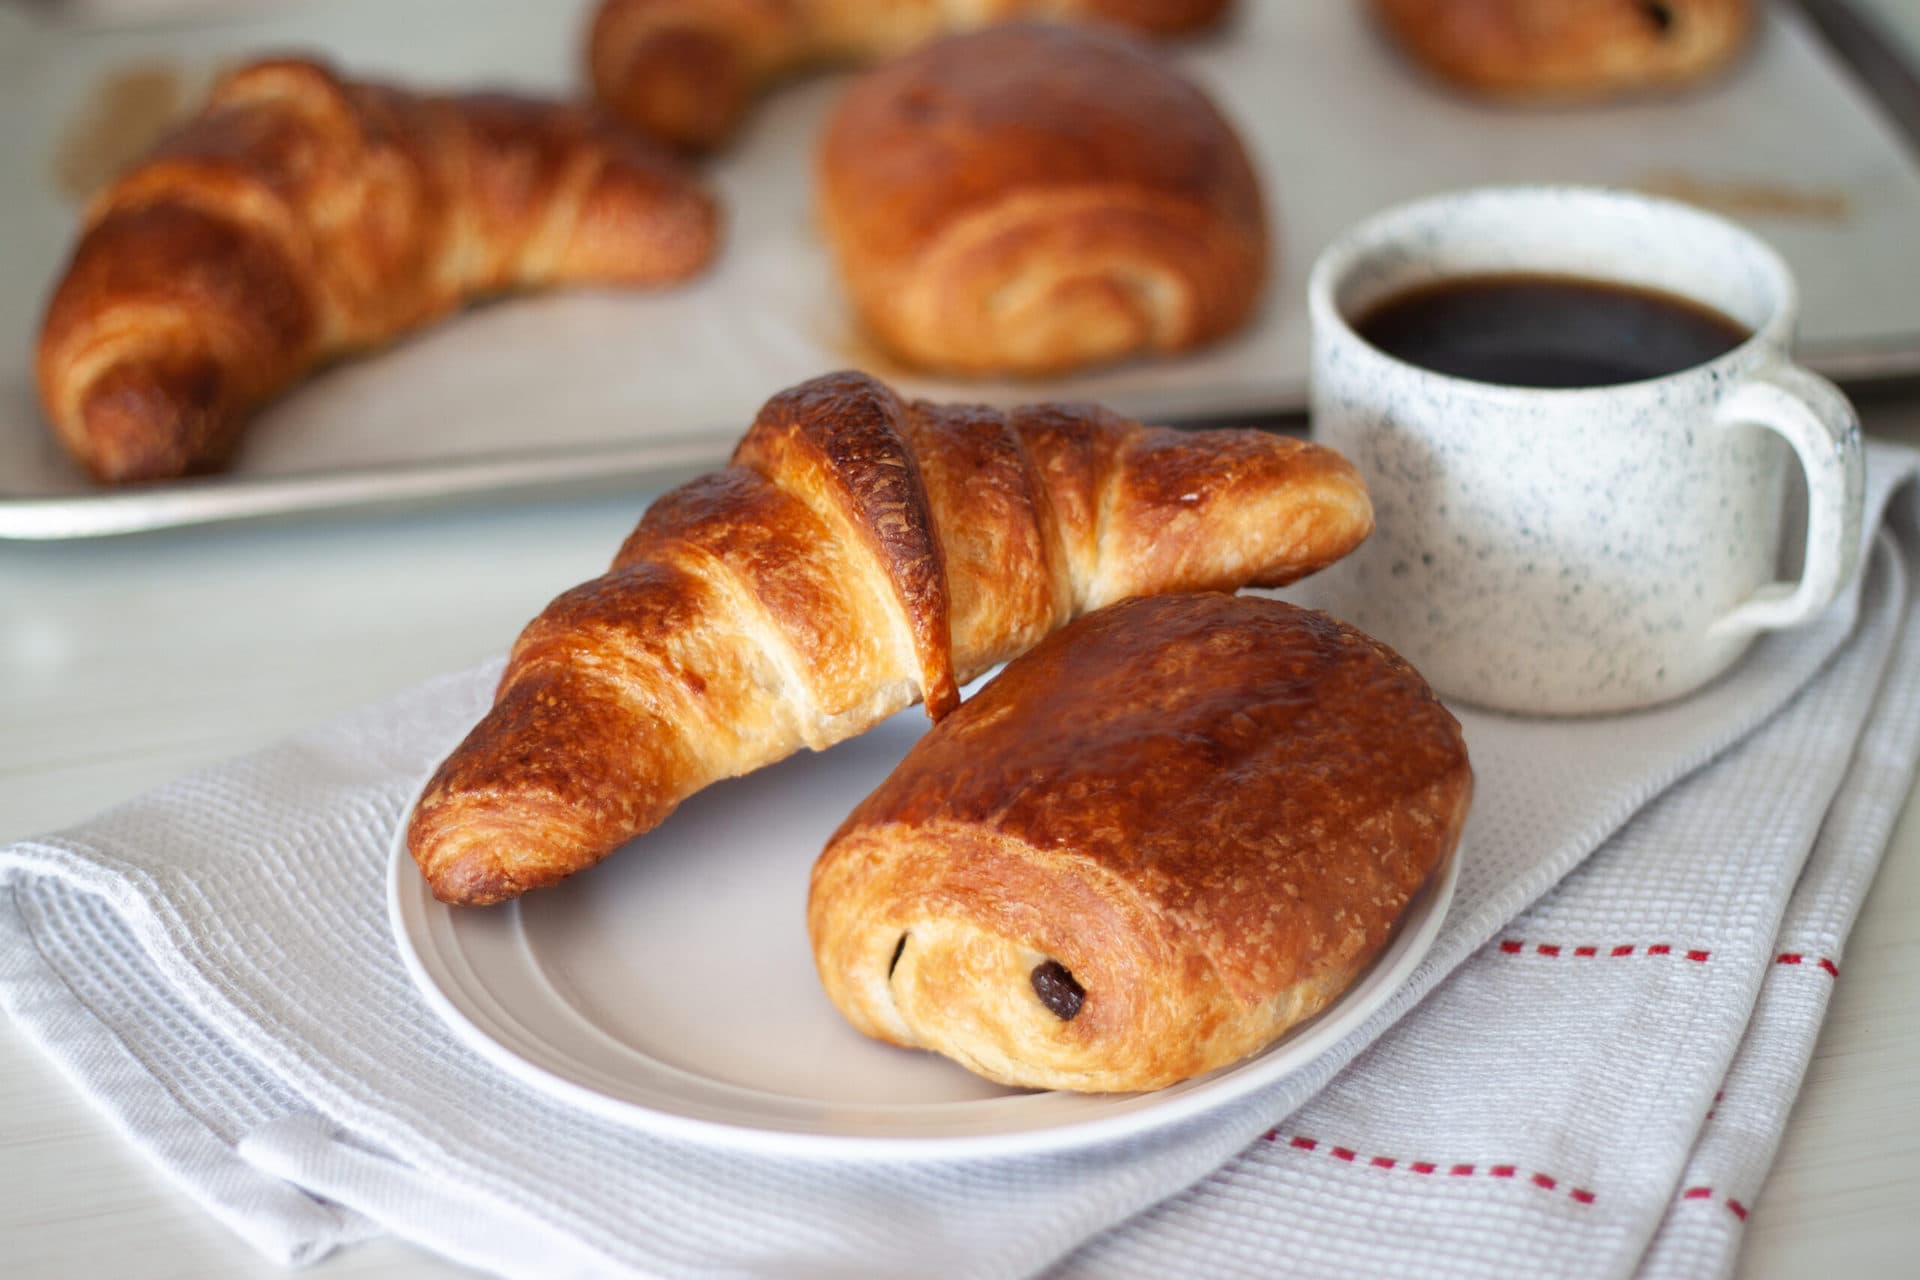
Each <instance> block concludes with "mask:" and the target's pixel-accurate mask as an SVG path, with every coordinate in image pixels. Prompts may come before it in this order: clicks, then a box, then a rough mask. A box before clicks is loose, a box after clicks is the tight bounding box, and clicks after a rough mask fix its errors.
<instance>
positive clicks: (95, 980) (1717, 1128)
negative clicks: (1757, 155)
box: [0, 445, 1920, 1277]
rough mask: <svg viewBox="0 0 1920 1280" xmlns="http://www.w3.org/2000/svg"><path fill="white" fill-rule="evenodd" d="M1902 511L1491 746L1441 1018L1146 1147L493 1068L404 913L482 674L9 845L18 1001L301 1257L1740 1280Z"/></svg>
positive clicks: (1882, 632) (1910, 646) (1891, 633)
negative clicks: (947, 1152)
mask: <svg viewBox="0 0 1920 1280" xmlns="http://www.w3.org/2000/svg"><path fill="white" fill-rule="evenodd" d="M1916 471H1920V454H1916V453H1914V452H1913V451H1910V450H1901V449H1896V448H1893V447H1891V446H1882V445H1875V446H1873V447H1872V449H1871V452H1870V456H1869V496H1868V501H1869V511H1868V516H1869V518H1868V521H1867V528H1868V534H1867V537H1868V538H1869V540H1870V545H1869V552H1870V554H1869V556H1868V557H1867V559H1866V562H1865V568H1864V571H1863V573H1862V575H1861V579H1860V581H1859V582H1858V583H1857V584H1856V585H1855V587H1854V589H1853V590H1852V591H1851V592H1850V593H1849V594H1848V595H1847V597H1846V598H1845V599H1843V600H1841V601H1839V602H1837V603H1836V604H1835V605H1834V607H1833V608H1832V609H1831V610H1830V612H1829V613H1828V614H1827V615H1826V616H1825V617H1823V618H1822V619H1821V620H1820V621H1819V622H1818V623H1817V624H1815V625H1812V626H1809V627H1806V628H1803V629H1801V630H1799V631H1796V632H1792V633H1788V634H1781V635H1774V636H1769V637H1767V638H1766V639H1764V640H1762V641H1761V642H1760V643H1759V644H1758V645H1756V646H1755V648H1754V649H1753V651H1752V652H1751V653H1750V654H1749V656H1748V657H1747V658H1746V659H1745V660H1744V662H1743V663H1742V664H1741V665H1740V666H1739V667H1738V668H1737V669H1736V671H1734V672H1733V673H1730V674H1729V675H1728V676H1726V677H1724V678H1722V679H1721V680H1719V681H1718V682H1716V683H1715V684H1713V685H1712V686H1710V687H1709V688H1707V689H1706V690H1704V691H1702V692H1701V693H1699V694H1696V695H1695V696H1693V697H1691V698H1688V699H1686V700H1685V701H1682V702H1679V703H1676V704H1672V705H1669V706H1666V707H1662V708H1657V709H1654V710H1651V711H1647V712H1643V713H1639V714H1635V715H1627V716H1616V717H1608V718H1595V719H1587V720H1580V721H1530V720H1525V719H1518V718H1509V717H1501V716H1495V715H1484V714H1475V713H1467V714H1465V715H1463V717H1462V719H1463V722H1464V723H1465V725H1466V729H1467V737H1468V742H1469V746H1470V748H1471V750H1472V753H1473V758H1474V763H1475V767H1476V771H1477V774H1478V779H1479V794H1478V798H1477V800H1476V804H1475V808H1474V812H1473V816H1472V818H1471V820H1470V822H1469V825H1468V830H1467V834H1466V837H1465V840H1464V843H1463V846H1462V858H1463V860H1464V861H1463V864H1462V870H1461V876H1460V882H1459V887H1458V890H1457V892H1456V895H1455V898H1454V901H1453V904H1452V908H1451V910H1450V911H1449V913H1448V916H1447V919H1446V921H1445V924H1444V926H1443V928H1442V931H1441V933H1440V935H1439V938H1438V940H1437V941H1436V942H1435V944H1434V945H1433V947H1432V949H1431V951H1430V952H1429V953H1428V955H1427V957H1426V959H1425V960H1424V961H1423V962H1422V964H1421V965H1420V967H1419V968H1418V970H1417V971H1416V973H1415V974H1414V976H1413V978H1412V979H1411V980H1410V981H1409V982H1408V983H1407V985H1406V986H1405V988H1404V989H1402V990H1401V991H1399V992H1398V993H1397V994H1396V995H1395V997H1394V998H1393V999H1392V1000H1391V1001H1389V1002H1388V1003H1387V1004H1386V1005H1385V1006H1384V1007H1382V1008H1381V1009H1380V1010H1379V1011H1378V1012H1377V1013H1376V1014H1375V1016H1373V1017H1372V1018H1371V1019H1370V1020H1369V1021H1368V1022H1367V1023H1366V1024H1365V1025H1363V1026H1362V1027H1360V1028H1359V1029H1357V1030H1355V1031H1354V1032H1353V1033H1352V1034H1351V1035H1349V1036H1348V1037H1347V1038H1346V1039H1344V1040H1343V1041H1342V1042H1341V1043H1339V1044H1338V1045H1336V1046H1335V1047H1333V1048H1332V1049H1330V1050H1328V1051H1327V1052H1326V1053H1325V1054H1324V1055H1322V1056H1321V1057H1320V1058H1318V1059H1316V1060H1314V1061H1313V1062H1312V1063H1311V1064H1310V1065H1308V1066H1307V1067H1305V1068H1303V1069H1302V1070H1300V1071H1299V1072H1297V1073H1295V1074H1294V1075H1291V1076H1289V1077H1287V1078H1285V1079H1283V1080H1280V1081H1278V1082H1276V1083H1274V1084H1273V1085H1271V1086H1270V1087H1268V1088H1266V1089H1265V1090H1264V1091H1262V1092H1260V1093H1257V1094H1254V1095H1251V1096H1248V1097H1245V1098H1242V1099H1239V1100H1236V1101H1235V1102H1233V1103H1231V1104H1230V1105H1226V1106H1224V1107H1222V1108H1220V1109H1218V1110H1215V1111H1212V1112H1210V1113H1207V1114H1204V1115H1201V1116H1197V1117H1193V1118H1191V1119H1187V1120H1184V1121H1181V1122H1179V1123H1178V1124H1175V1125H1172V1126H1169V1127H1166V1128H1162V1129H1159V1130H1156V1131H1151V1132H1147V1133H1144V1134H1137V1135H1133V1136H1130V1137H1127V1138H1124V1139H1120V1140H1116V1141H1112V1142H1108V1143H1104V1144H1102V1145H1099V1146H1094V1147H1087V1148H1078V1149H1073V1150H1068V1151H1061V1152H1053V1153H1046V1154H1034V1155H1026V1156H1018V1157H1005V1156H1002V1157H995V1158H982V1159H969V1160H915V1161H899V1162H890V1163H876V1162H872V1161H863V1162H860V1163H847V1162H838V1161H833V1160H812V1159H799V1158H794V1157H791V1156H782V1157H775V1156H759V1155H755V1154H750V1153H743V1152H739V1151H722V1150H715V1149H711V1148H706V1147H702V1146H699V1145H695V1144H692V1143H689V1142H685V1141H680V1140H669V1139H664V1138H659V1137H653V1136H649V1135H646V1134H643V1133H640V1132H636V1131H634V1130H632V1129H629V1128H626V1127H623V1126H620V1125H618V1124H616V1123H612V1122H609V1121H607V1120H604V1119H600V1118H596V1117H594V1116H592V1115H589V1114H586V1113H584V1112H581V1111H579V1110H576V1109H574V1108H571V1107H569V1106H567V1105H564V1104H562V1103H559V1102H556V1101H552V1100H550V1099H548V1098H547V1097H545V1096H543V1095H541V1094H539V1093H536V1092H534V1091H532V1090H530V1089H528V1088H527V1087H525V1086H524V1085H522V1084H520V1083H519V1082H517V1081H516V1080H514V1079H512V1078H510V1077H508V1076H506V1075H505V1074H503V1073H501V1072H500V1071H498V1070H496V1069H494V1068H493V1067H491V1066H489V1065H488V1064H487V1063H485V1062H484V1061H482V1060H481V1059H480V1058H478V1057H477V1056H476V1055H475V1054H473V1053H472V1052H470V1051H469V1050H467V1049H466V1048H465V1047H464V1046H462V1045H461V1044H460V1043H459V1042H458V1041H456V1040H455V1039H454V1038H453V1036H452V1035H451V1034H450V1033H449V1032H448V1031H447V1030H446V1029H445V1028H444V1027H443V1026H442V1025H441V1024H440V1023H439V1022H438V1021H437V1020H436V1018H435V1016H434V1015H433V1014H432V1013H431V1012H430V1011H429V1010H428V1008H427V1006H426V1005H425V1004H424V1003H423V1002H422V1000H421V999H420V998H419V997H418V996H417V995H416V994H415V992H414V990H413V989H412V987H411V986H410V984H409V982H408V979H407V977H406V974H405V973H404V971H403V970H402V967H401V963H400V961H399V959H398V956H397V954H396V952H395V949H394V944H393V942H392V941H391V939H390V938H389V936H388V933H387V923H386V920H387V917H386V912H385V909H384V900H383V885H384V873H385V869H386V857H387V851H388V849H389V847H390V844H389V842H390V839H391V836H392V833H393V831H394V829H395V827H396V824H398V823H399V822H400V821H401V818H402V815H403V813H404V811H405V807H406V805H407V804H408V802H409V801H410V800H411V798H412V797H411V794H410V792H411V788H412V786H413V785H414V782H415V780H417V779H418V778H419V777H420V776H422V775H423V774H424V773H425V772H426V771H427V770H428V769H429V768H430V767H431V766H432V764H433V762H434V761H435V759H437V757H438V756H439V755H440V754H441V753H442V752H444V750H445V749H446V748H447V746H448V745H449V744H450V743H451V742H452V741H454V740H456V739H457V738H458V736H459V734H460V733H461V732H462V731H463V730H464V728H465V727H466V726H467V725H468V724H469V723H470V722H471V721H472V719H473V718H474V717H476V716H477V715H478V714H479V713H480V711H481V710H482V709H483V707H484V705H485V703H486V700H487V697H488V692H489V688H490V683H491V677H492V675H493V674H494V673H493V671H492V670H483V671H478V672H469V673H466V674H464V675H460V676H455V677H450V678H446V679H442V680H439V681H437V682H434V683H432V684H429V685H427V686H425V687H423V688H420V689H418V690H415V691H414V692H412V693H409V694H407V695H404V696H402V697H400V698H398V699H395V700H394V701H392V702H389V703H387V704H385V705H382V706H379V707H376V708H373V709H371V710H368V711H365V712H363V713H360V714H357V715H353V716H350V717H348V718H346V719H345V720H343V721H341V722H339V723H337V724H335V725H333V726H331V727H329V728H325V729H322V730H319V731H316V732H313V733H309V734H305V735H303V736H300V737H297V738H294V739H292V740H290V741H288V742H286V743H283V744H282V745H280V746H277V747H274V748H271V749H269V750H267V751H264V752H261V753H259V754H257V755H255V756H252V757H249V758H247V759H243V760H240V761H236V762H233V763H230V764H226V765H222V766H219V767H217V768H214V769H211V770H208V771H206V772H204V773H201V774H199V775H196V776H194V777H191V778H188V779H186V780H185V781H182V782H180V783H178V784H176V785H174V786H171V787H168V788H166V789H164V790H162V791H159V792H157V793H155V794H153V795H150V796H147V797H144V798H142V799H139V800H136V801H134V802H132V803H130V804H128V805H125V806H123V807H121V808H119V809H116V810H114V811H111V812H109V813H107V814H104V815H102V816H101V817H100V818H98V819H96V820H94V821H92V822H89V823H87V824H86V825H84V826H82V827H80V828H78V829H75V830H73V831H70V832H67V833H65V834H63V835H59V836H55V837H49V838H47V839H43V840H35V841H28V842H25V843H21V844H16V845H13V846H11V847H8V848H6V849H0V884H3V885H4V888H5V892H4V893H3V894H0V1002H4V1005H5V1007H6V1008H7V1009H8V1010H9V1012H10V1013H11V1015H12V1016H13V1018H14V1019H15V1020H16V1022H17V1023H18V1024H19V1025H20V1026H21V1027H22V1028H23V1029H24V1030H25V1031H26V1032H27V1033H28V1034H29V1035H30V1036H32V1037H33V1038H34V1039H35V1040H36V1041H37V1042H38V1043H39V1044H40V1045H42V1046H43V1047H44V1048H45V1050H46V1051H47V1052H48V1053H49V1054H50V1055H52V1056H53V1057H54V1058H55V1059H56V1060H58V1061H59V1062H60V1063H61V1065H62V1066H63V1067H64V1068H65V1069H66V1071H67V1072H68V1073H69V1074H70V1075H71V1076H72V1077H73V1078H74V1080H75V1081H76V1083H77V1084H78V1086H79V1087H80V1088H81V1089H83V1090H84V1091H85V1092H86V1093H87V1094H88V1095H89V1096H90V1097H92V1098H93V1099H94V1100H95V1102H96V1103H97V1104H98V1105H99V1106H100V1107H101V1108H102V1109H103V1110H104V1111H105V1112H106V1113H107V1114H108V1115H110V1116H111V1117H112V1118H113V1119H114V1121H115V1122H116V1123H117V1124H118V1125H119V1126H120V1127H121V1128H122V1129H123V1130H124V1131H125V1132H126V1133H127V1134H128V1136H129V1137H130V1138H131V1139H132V1140H133V1141H134V1142H135V1143H137V1144H138V1145H139V1146H141V1147H142V1148H143V1149H145V1150H146V1151H147V1152H149V1153H150V1154H151V1155H152V1156H153V1158H154V1159H156V1160H157V1161H158V1162H159V1163H160V1164H162V1165H163V1166H164V1167H165V1168H166V1169H167V1170H168V1171H169V1172H170V1173H171V1174H172V1175H173V1176H174V1177H175V1178H176V1179H177V1180H178V1181H179V1182H180V1183H181V1184H182V1185H183V1186H184V1187H185V1188H186V1189H187V1190H188V1191H189V1192H190V1193H191V1194H193V1195H194V1196H195V1197H197V1198H198V1199H199V1200H200V1201H201V1202H202V1203H203V1204H205V1205H206V1206H207V1208H208V1209H209V1210H210V1211H212V1212H213V1213H215V1214H217V1215H218V1216H219V1217H220V1218H222V1219H223V1220H224V1221H226V1222H228V1223H229V1224H231V1225H232V1226H233V1227H234V1228H235V1229H236V1230H238V1231H239V1232H240V1233H242V1234H243V1235H244V1236H245V1237H246V1238H247V1239H248V1240H250V1241H251V1242H252V1243H253V1244H254V1245H256V1246H257V1247H258V1248H260V1249H261V1250H262V1251H264V1252H266V1253H268V1254H269V1255H271V1256H273V1257H276V1258H280V1259H284V1260H288V1261H300V1260H306V1259H311V1258H314V1257H318V1256H320V1255H322V1254H324V1253H326V1252H327V1251H328V1250H329V1249H331V1248H333V1247H335V1246H337V1245H339V1244H341V1243H343V1242H345V1241H349V1240H352V1239H355V1238H357V1237H360V1236H363V1235H366V1234H369V1233H372V1232H376V1231H390V1232H393V1233H395V1234H398V1235H401V1236H404V1237H406V1238H408V1239H411V1240H414V1241H417V1242H419V1243H420V1244H422V1245H424V1246H425V1247H427V1248H429V1249H433V1250H436V1251H438V1252H441V1253H443V1254H446V1255H448V1256H450V1257H453V1258H456V1259H459V1260H461V1261H464V1262H467V1263H470V1264H473V1265H476V1266H479V1267H482V1268H485V1269H488V1270H492V1271H495V1272H498V1273H501V1274H505V1275H514V1276H522V1275H524V1276H536V1275H537V1276H553V1275H582V1276H585V1275H601V1274H641V1275H667V1276H680V1275H711V1276H749V1275H768V1276H781V1277H793V1276H858V1275H875V1276H893V1275H900V1274H914V1275H953V1276H1011V1275H1023V1274H1033V1273H1039V1272H1045V1271H1048V1270H1050V1269H1051V1270H1052V1271H1053V1272H1054V1273H1055V1274H1058V1275H1061V1276H1102V1277H1104V1276H1136V1275H1137V1276H1162V1275H1169V1274H1208V1275H1234V1274H1243V1275H1266V1274H1270V1273H1271V1272H1272V1271H1273V1270H1274V1268H1275V1267H1276V1266H1277V1265H1280V1264H1282V1263H1284V1266H1285V1269H1286V1270H1287V1271H1288V1272H1289V1273H1290V1274H1301V1275H1336V1274H1339V1275H1345V1274H1353V1273H1360V1274H1385V1273H1414V1272H1417V1273H1419V1274H1421V1275H1434V1274H1459V1275H1473V1276H1479V1275H1487V1274H1504V1273H1512V1272H1526V1273H1529V1274H1550V1275H1563V1276H1587V1275H1592V1276H1619V1275H1626V1274H1630V1273H1634V1272H1636V1271H1642V1272H1645V1273H1646V1274H1649V1275H1656V1276H1664V1275H1689V1276H1691V1275H1702V1274H1709V1273H1712V1272H1715V1271H1720V1272H1724V1271H1726V1270H1728V1269H1730V1267H1731V1266H1732V1262H1733V1259H1734V1257H1735V1254H1736V1252H1737V1250H1738V1247H1739V1240H1740V1229H1741V1224H1742V1222H1743V1221H1744V1219H1745V1217H1746V1213H1747V1206H1748V1205H1749V1204H1751V1203H1752V1199H1753V1196H1754V1194H1755V1192H1756V1191H1757V1190H1758V1188H1759V1185H1760V1183H1761V1181H1762V1180H1763V1179H1764V1177H1765V1174H1766V1169H1767V1165H1768V1163H1769V1161H1770V1160H1771V1158H1772V1153H1773V1150H1774V1146H1775V1144H1776V1142H1777V1140H1778V1138H1779V1134H1780V1130H1781V1127H1782V1126H1783V1124H1784V1123H1785V1119H1786V1115H1787V1112H1788V1108H1789V1104H1790V1101H1791V1099H1792V1097H1793V1094H1794V1091H1795V1089H1796V1088H1797V1086H1798V1083H1799V1080H1800V1078H1801V1075H1802V1072H1803V1070H1804V1068H1805V1065H1806V1061H1807V1057H1808V1055H1809V1053H1810V1051H1811V1048H1812V1044H1813V1040H1814V1037H1815V1034H1816V1031H1817V1028H1818V1025H1819V1022H1820V1018H1821V1014H1822V1012H1823V1010H1824V1007H1825V1002H1826V999H1827V991H1828V987H1829V986H1830V985H1831V984H1832V982H1833V981H1834V980H1835V979H1836V977H1837V976H1838V972H1839V964H1840V950H1841V945H1842V943H1843V941H1844V939H1845V936H1846V933H1847V929H1848V927H1849V925H1850V923H1851V921H1852V919H1853V916H1854V913H1855V912H1856V910H1857V908H1858V906H1859V904H1860V901H1861V899H1862V897H1863V895H1864V894H1865V892H1866V888H1867V885H1868V883H1869V881H1870V880H1871V878H1872V874H1873V870H1874V867H1875V865H1876V863H1877V860H1878V858H1879V856H1880V853H1881V851H1882V850H1883V848H1884V847H1885V843H1886V839H1887V835H1888V832H1889V830H1890V828H1891V824H1892V822H1893V820H1894V817H1895V816H1896V815H1897V813H1898V812H1899V809H1900V806H1901V804H1902V802H1903V800H1904V798H1905V796H1906V794H1907V788H1908V786H1909V784H1910V782H1911V779H1912V777H1913V772H1914V764H1915V757H1916V752H1917V751H1920V610H1917V609H1916V605H1915V602H1914V600H1913V598H1912V596H1911V594H1910V587H1909V580H1908V579H1909V572H1910V569H1911V567H1912V566H1914V565H1916V564H1920V495H1917V494H1916V486H1915V485H1914V484H1913V483H1911V481H1912V480H1913V477H1914V476H1915V474H1916Z"/></svg>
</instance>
